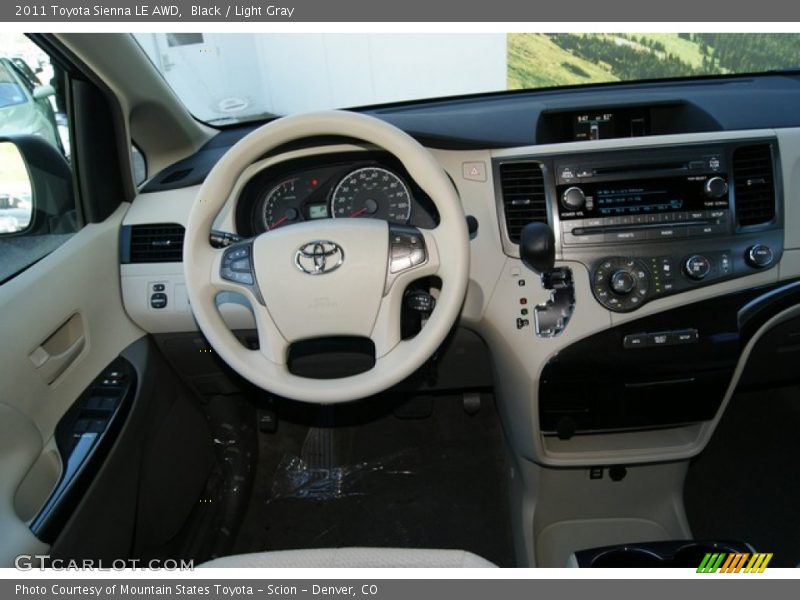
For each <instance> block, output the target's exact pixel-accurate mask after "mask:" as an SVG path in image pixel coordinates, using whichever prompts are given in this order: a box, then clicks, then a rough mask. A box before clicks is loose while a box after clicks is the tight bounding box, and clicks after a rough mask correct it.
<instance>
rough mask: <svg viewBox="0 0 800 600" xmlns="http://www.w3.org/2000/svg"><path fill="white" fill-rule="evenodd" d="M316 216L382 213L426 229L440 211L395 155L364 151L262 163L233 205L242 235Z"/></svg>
mask: <svg viewBox="0 0 800 600" xmlns="http://www.w3.org/2000/svg"><path fill="white" fill-rule="evenodd" d="M315 219H382V220H384V221H388V222H389V223H393V224H400V225H414V226H415V227H421V228H423V229H429V228H433V227H435V226H436V224H437V223H438V214H437V213H436V209H435V206H434V204H433V202H432V201H431V200H430V198H428V196H427V195H426V194H425V193H424V192H423V191H422V190H421V189H420V188H419V187H418V186H417V185H416V184H415V183H414V182H413V181H412V180H411V178H410V177H409V176H408V173H407V172H406V171H405V169H404V168H403V166H402V165H401V164H400V163H399V162H398V161H396V160H392V159H390V158H388V157H385V156H380V155H374V156H370V157H369V158H366V159H365V157H364V155H363V153H362V154H361V155H359V156H358V159H356V158H355V157H354V159H353V160H346V161H343V160H342V158H341V155H337V158H336V159H331V158H327V157H315V160H313V161H309V160H308V159H301V160H298V161H290V162H287V163H282V164H280V165H278V166H276V167H272V168H268V169H265V170H264V171H261V172H259V173H258V174H256V175H255V176H254V177H253V178H252V179H251V180H250V181H249V182H248V183H247V184H246V185H245V187H244V189H243V191H242V194H241V197H240V200H239V204H238V209H237V229H238V231H239V232H240V233H243V234H245V235H258V234H260V233H264V232H266V231H272V230H273V229H277V228H279V227H288V226H291V225H293V224H295V223H301V222H303V221H311V220H315Z"/></svg>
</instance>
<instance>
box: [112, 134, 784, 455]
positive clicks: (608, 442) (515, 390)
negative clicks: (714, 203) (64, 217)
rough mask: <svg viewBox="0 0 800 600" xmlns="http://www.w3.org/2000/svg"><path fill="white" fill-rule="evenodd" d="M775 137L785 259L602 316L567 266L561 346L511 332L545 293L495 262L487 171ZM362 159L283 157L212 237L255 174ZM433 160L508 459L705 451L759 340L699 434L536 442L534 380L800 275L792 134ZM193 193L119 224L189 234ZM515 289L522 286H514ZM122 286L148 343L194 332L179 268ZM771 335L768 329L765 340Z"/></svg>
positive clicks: (247, 320)
mask: <svg viewBox="0 0 800 600" xmlns="http://www.w3.org/2000/svg"><path fill="white" fill-rule="evenodd" d="M744 138H747V139H757V138H776V139H777V143H778V146H779V148H780V165H779V170H780V174H781V176H782V180H783V190H784V194H785V197H784V199H783V206H784V223H785V235H784V253H783V256H782V258H781V260H780V262H778V263H777V264H775V265H774V266H772V267H771V268H769V269H766V270H763V271H760V272H757V273H754V274H752V275H748V276H746V277H741V278H738V279H734V280H728V281H724V282H720V283H717V284H714V285H708V286H706V287H702V288H698V289H694V290H691V291H687V292H684V293H680V294H676V295H673V296H668V297H664V298H659V299H656V300H653V301H652V302H649V303H648V304H647V305H645V306H643V307H641V308H640V309H638V310H637V311H636V312H633V313H616V312H611V311H609V310H607V309H606V308H604V307H603V306H602V305H600V304H599V303H598V302H597V301H596V300H595V298H594V296H593V295H592V290H591V287H590V277H589V271H588V269H587V266H586V265H584V264H582V263H580V262H564V261H558V262H557V266H558V265H561V266H569V267H570V268H571V269H572V271H573V273H574V280H575V310H574V314H573V316H572V318H571V320H570V321H569V323H568V325H567V327H566V329H565V330H564V331H563V333H562V334H561V335H558V336H556V337H550V338H540V337H536V336H535V335H534V334H533V333H532V331H531V329H530V328H528V329H519V328H517V327H516V325H515V321H516V317H517V314H518V312H519V306H520V294H521V290H523V289H524V291H525V298H526V301H527V302H529V303H530V304H531V305H537V304H542V303H545V302H546V301H547V300H548V298H549V292H548V291H547V290H545V289H544V288H542V286H541V285H540V283H539V277H538V276H537V275H536V274H535V273H533V272H532V271H530V270H528V269H527V268H526V267H525V266H524V265H523V264H522V262H521V260H520V259H519V257H518V253H516V252H513V248H512V251H511V252H508V251H507V249H508V245H507V244H506V250H505V251H504V243H503V235H504V229H503V226H502V225H501V223H500V222H499V220H498V212H497V199H496V193H495V181H494V179H493V169H492V161H493V160H498V159H509V158H519V157H526V156H531V155H535V156H542V155H551V156H557V155H560V154H565V153H570V152H577V151H580V152H587V151H590V150H591V151H605V150H616V149H637V148H647V147H654V146H656V147H657V146H674V145H686V144H695V143H704V142H724V141H729V140H737V139H744ZM359 150H365V148H362V147H359V146H352V145H341V146H325V147H319V148H309V149H304V150H297V151H292V152H287V153H284V154H281V155H278V156H273V157H270V158H268V159H266V160H263V161H261V162H259V163H257V164H254V165H252V166H251V167H250V168H249V169H247V170H246V171H245V172H244V173H242V175H241V176H240V178H239V181H238V183H237V186H236V187H235V189H234V190H233V192H232V193H231V196H230V197H229V198H228V201H227V203H226V205H225V209H224V210H223V211H222V212H221V213H220V215H219V216H218V218H217V220H216V222H215V229H219V230H223V231H235V219H234V210H233V209H234V203H235V198H236V196H237V194H238V192H239V190H240V189H241V187H242V186H243V185H244V183H245V182H246V181H247V180H248V179H249V178H250V177H251V176H252V175H253V174H254V173H256V172H258V171H260V170H262V169H264V168H267V167H269V166H272V165H275V164H277V163H280V162H282V161H287V160H291V159H296V158H300V157H308V156H313V155H319V154H325V153H335V152H343V151H347V152H351V151H359ZM431 152H432V153H433V155H434V156H435V158H436V159H437V160H438V162H439V163H440V164H441V166H442V167H443V169H444V170H445V171H446V172H447V173H448V174H449V175H450V177H451V178H452V180H453V181H454V182H455V185H456V187H457V190H458V193H459V195H460V198H461V202H462V205H463V209H464V213H465V214H466V215H470V216H473V217H475V219H476V220H477V222H478V224H479V228H478V231H477V235H475V236H474V238H473V239H472V241H471V243H470V252H471V255H470V261H471V262H470V276H469V285H468V291H467V296H466V300H465V302H464V306H463V309H462V313H461V325H462V326H464V327H467V328H470V329H473V330H474V331H476V332H477V333H478V334H480V335H481V336H482V337H483V338H484V339H485V340H486V342H487V344H488V346H489V348H490V351H491V354H492V358H493V365H494V369H495V380H496V387H497V390H496V392H497V396H498V405H499V407H500V410H501V412H502V413H503V415H504V421H505V423H506V424H507V428H508V433H509V434H510V436H511V438H512V441H513V445H514V447H515V449H516V450H517V451H518V452H519V453H520V454H521V455H522V456H525V457H527V458H529V459H531V460H534V461H535V462H538V463H541V464H545V465H552V466H569V465H576V466H577V465H583V466H585V465H590V464H603V465H609V464H615V463H625V464H631V463H636V462H640V463H648V462H654V461H665V460H677V459H685V458H688V457H691V456H693V455H696V454H697V453H699V452H700V451H701V450H702V448H703V447H704V446H705V444H706V443H707V441H708V439H709V437H710V436H711V433H712V432H713V430H714V428H715V426H716V423H717V421H718V419H719V417H720V415H721V414H722V412H723V411H724V408H725V406H726V404H727V400H728V398H729V397H730V395H731V393H732V391H733V389H734V387H735V384H736V379H737V378H738V376H739V374H740V373H741V368H742V366H743V364H744V363H745V362H746V359H747V355H748V353H749V351H750V349H751V348H752V346H753V345H754V344H755V342H756V341H757V339H758V337H759V336H760V335H761V331H760V332H759V333H758V334H757V335H756V336H755V337H754V338H753V339H752V340H751V341H750V343H749V345H748V346H747V348H746V349H745V351H744V353H743V355H742V357H741V359H740V364H739V369H738V370H737V372H736V374H735V376H734V380H733V381H731V383H730V386H729V390H728V394H727V396H726V399H725V400H724V401H723V403H722V405H721V408H720V409H719V411H718V413H717V415H716V418H714V419H713V420H711V421H706V422H703V423H700V424H689V425H684V426H678V427H670V428H663V429H655V430H650V431H641V432H624V433H606V434H601V435H591V436H576V437H574V438H572V439H569V440H561V439H558V438H557V437H553V436H545V435H542V433H541V428H540V426H539V422H538V418H539V417H538V414H539V413H538V410H537V406H538V404H537V403H538V397H537V395H538V389H539V379H540V376H541V373H542V369H543V367H544V365H545V364H546V363H547V361H548V360H549V359H550V358H551V357H553V356H555V355H557V354H558V353H559V352H561V351H562V350H563V349H565V348H566V347H568V346H569V345H570V344H572V343H574V342H576V341H578V340H581V339H583V338H586V337H587V336H590V335H592V334H594V333H597V332H601V331H603V330H606V329H609V328H611V327H612V326H615V325H618V324H621V323H625V322H628V321H632V320H635V319H639V318H641V317H644V316H648V315H654V314H658V313H660V312H663V311H667V310H670V309H673V308H676V307H679V306H683V305H685V304H687V303H689V302H696V301H700V300H704V299H708V298H713V297H715V296H718V295H721V294H724V293H728V292H732V291H736V290H744V289H749V288H753V287H758V286H761V285H766V284H774V283H776V282H779V281H781V280H786V279H790V278H794V277H798V276H800V198H798V197H797V194H798V193H800V192H799V191H798V190H800V130H798V129H785V130H756V131H741V132H725V133H713V134H711V133H702V134H687V135H673V136H653V137H647V138H635V139H614V140H603V141H599V140H598V141H592V142H575V143H566V144H554V145H549V146H535V147H524V148H513V149H504V150H491V151H490V150H486V151H479V150H476V151H447V150H437V149H432V150H431ZM197 191H198V187H188V188H183V189H177V190H171V191H163V192H154V193H147V194H140V195H139V196H138V197H137V198H136V200H135V201H134V202H133V203H132V205H131V207H130V210H129V211H128V213H127V215H126V216H125V219H124V222H123V225H139V224H152V223H177V224H180V225H184V226H185V225H186V223H187V220H188V216H189V212H190V210H191V207H192V204H193V202H194V199H195V195H196V193H197ZM520 280H523V281H525V287H524V288H523V287H521V285H520ZM121 284H122V293H123V299H124V304H125V309H126V311H127V312H128V314H129V316H130V317H131V319H132V320H133V321H134V322H135V323H136V324H138V325H139V326H140V327H142V328H143V329H144V330H146V331H148V332H150V333H166V332H180V331H192V330H196V329H197V326H196V324H195V322H194V319H193V317H192V312H191V307H190V305H189V302H188V298H187V295H186V288H185V283H184V280H183V269H182V265H181V263H160V264H123V265H122V266H121ZM156 284H163V285H164V286H165V290H166V293H167V295H168V297H169V302H168V304H167V306H166V307H164V308H162V309H154V308H152V307H151V306H150V303H149V297H150V294H151V292H152V289H153V286H154V285H156ZM219 303H220V310H221V312H222V314H223V317H224V319H225V321H226V323H227V324H228V326H229V327H231V328H235V329H243V328H252V327H253V326H254V323H253V317H252V314H251V312H250V311H249V310H248V308H247V306H246V303H244V302H241V301H240V300H238V299H236V298H234V297H232V296H228V297H226V298H222V299H220V301H219ZM795 312H797V311H795V310H794V309H790V310H787V311H786V312H785V314H784V313H782V314H781V315H778V316H776V317H775V318H774V319H773V321H772V322H770V324H769V325H770V326H771V325H774V323H775V322H779V321H780V320H782V319H786V318H789V317H790V316H792V315H793V314H794V313H795ZM766 329H768V327H767V326H766V325H765V326H764V327H763V328H762V330H763V331H765V330H766Z"/></svg>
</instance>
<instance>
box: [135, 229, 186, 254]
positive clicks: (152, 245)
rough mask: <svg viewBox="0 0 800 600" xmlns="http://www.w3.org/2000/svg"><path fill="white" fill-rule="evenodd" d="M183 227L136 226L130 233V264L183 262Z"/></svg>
mask: <svg viewBox="0 0 800 600" xmlns="http://www.w3.org/2000/svg"><path fill="white" fill-rule="evenodd" d="M184 231H185V230H184V228H183V226H182V225H177V224H173V223H166V224H158V225H134V226H133V227H131V232H130V240H131V241H130V262H132V263H159V262H181V261H182V260H183V234H184Z"/></svg>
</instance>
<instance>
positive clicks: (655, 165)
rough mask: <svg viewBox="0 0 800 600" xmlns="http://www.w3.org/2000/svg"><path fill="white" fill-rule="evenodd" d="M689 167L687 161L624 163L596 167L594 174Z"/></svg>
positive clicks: (617, 173) (682, 169)
mask: <svg viewBox="0 0 800 600" xmlns="http://www.w3.org/2000/svg"><path fill="white" fill-rule="evenodd" d="M688 168H689V166H688V164H687V163H686V162H663V163H649V164H635V165H622V166H613V167H594V168H593V169H591V171H592V173H593V174H594V175H619V174H627V173H633V172H642V171H653V172H658V171H686V170H687V169H688Z"/></svg>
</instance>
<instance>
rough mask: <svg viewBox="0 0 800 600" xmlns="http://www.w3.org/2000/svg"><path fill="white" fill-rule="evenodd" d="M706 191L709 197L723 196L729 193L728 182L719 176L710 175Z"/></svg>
mask: <svg viewBox="0 0 800 600" xmlns="http://www.w3.org/2000/svg"><path fill="white" fill-rule="evenodd" d="M704 191H705V194H706V196H708V197H709V198H722V197H723V196H724V195H725V194H727V193H728V182H727V181H725V180H724V179H723V178H722V177H719V176H715V177H709V178H708V180H707V181H706V185H705V188H704Z"/></svg>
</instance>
